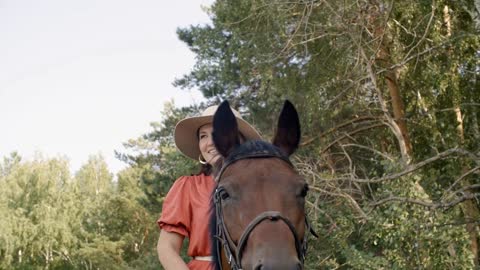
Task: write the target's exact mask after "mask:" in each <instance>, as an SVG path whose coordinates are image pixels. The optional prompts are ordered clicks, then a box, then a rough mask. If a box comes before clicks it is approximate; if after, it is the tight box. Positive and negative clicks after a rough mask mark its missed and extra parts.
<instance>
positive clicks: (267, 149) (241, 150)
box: [209, 140, 291, 270]
mask: <svg viewBox="0 0 480 270" xmlns="http://www.w3.org/2000/svg"><path fill="white" fill-rule="evenodd" d="M245 156H248V158H265V157H277V158H281V159H283V160H285V161H286V162H288V163H290V161H289V159H288V156H287V155H285V153H284V152H283V151H282V150H280V148H278V147H277V146H275V145H273V144H271V143H268V142H266V141H261V140H250V141H246V142H245V143H243V144H241V145H239V146H237V147H236V148H235V149H233V151H232V152H231V153H230V154H229V155H228V157H226V158H221V159H219V160H218V161H217V162H216V164H215V165H214V166H213V173H212V175H213V177H214V178H216V177H217V175H218V173H220V171H221V168H222V167H223V164H231V163H233V162H235V161H237V160H240V159H242V157H245ZM290 164H291V163H290ZM217 186H218V182H217V183H216V186H215V189H214V190H213V192H212V194H211V196H210V219H209V237H210V240H211V243H212V251H211V252H212V257H213V263H214V265H215V270H220V269H221V268H220V264H221V258H219V256H218V254H217V249H219V250H221V249H222V248H223V247H222V246H221V243H220V241H219V240H218V239H216V238H215V235H217V216H216V213H215V204H214V194H215V190H216V188H217Z"/></svg>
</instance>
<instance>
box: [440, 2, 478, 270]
mask: <svg viewBox="0 0 480 270" xmlns="http://www.w3.org/2000/svg"><path fill="white" fill-rule="evenodd" d="M443 23H444V25H445V27H446V36H447V38H450V37H451V35H452V27H451V20H450V12H449V8H448V6H447V5H446V6H445V7H444V8H443ZM447 54H448V55H451V54H452V50H451V49H448V51H447ZM449 73H450V74H451V76H458V75H457V73H458V71H457V66H456V65H452V67H451V68H450V72H449ZM452 84H453V83H452ZM450 87H451V88H452V91H454V89H456V88H457V87H454V85H450ZM460 103H461V102H460V97H457V96H456V95H453V106H454V110H453V111H454V113H455V119H456V121H457V126H456V133H457V137H458V140H459V146H460V147H462V148H463V147H464V145H465V134H464V125H463V115H462V110H461V108H460ZM467 171H469V168H468V166H467V165H466V164H465V163H464V162H462V174H463V173H466V172H467ZM461 185H462V186H468V185H469V183H468V181H467V180H463V181H462V182H461ZM461 209H462V212H463V215H464V217H465V219H466V221H467V225H466V229H467V231H468V233H469V235H470V250H471V252H472V254H473V256H474V263H475V267H478V266H479V254H478V228H477V227H478V226H477V225H476V224H475V223H472V221H476V220H479V219H480V211H479V209H478V207H477V206H476V205H475V203H474V202H473V201H471V200H468V201H465V203H463V204H462V206H461Z"/></svg>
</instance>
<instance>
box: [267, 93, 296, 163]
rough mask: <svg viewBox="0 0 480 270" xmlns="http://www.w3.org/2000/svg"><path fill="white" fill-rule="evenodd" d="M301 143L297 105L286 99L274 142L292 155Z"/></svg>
mask: <svg viewBox="0 0 480 270" xmlns="http://www.w3.org/2000/svg"><path fill="white" fill-rule="evenodd" d="M299 143H300V120H299V119H298V113H297V110H296V109H295V107H294V106H293V104H292V103H290V101H288V100H285V103H284V104H283V108H282V112H281V113H280V117H279V118H278V125H277V133H276V134H275V137H274V139H273V144H274V145H276V146H278V147H279V148H280V149H282V150H283V151H284V152H285V154H287V155H288V156H290V155H291V154H292V153H293V152H295V150H297V148H298V145H299Z"/></svg>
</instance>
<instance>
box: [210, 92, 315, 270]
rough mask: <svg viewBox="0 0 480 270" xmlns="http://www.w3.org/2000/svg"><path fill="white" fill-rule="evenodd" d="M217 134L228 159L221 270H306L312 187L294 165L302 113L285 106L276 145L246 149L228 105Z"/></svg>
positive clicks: (221, 198)
mask: <svg viewBox="0 0 480 270" xmlns="http://www.w3.org/2000/svg"><path fill="white" fill-rule="evenodd" d="M213 130H214V131H213V141H214V143H215V146H216V148H217V151H218V152H219V153H220V154H221V155H222V156H223V164H221V166H220V168H217V169H218V170H217V172H216V173H215V177H216V180H217V188H216V190H215V193H214V196H213V197H214V211H213V213H212V224H211V225H212V228H213V233H214V235H212V236H213V238H212V239H213V243H214V249H215V250H214V254H215V255H216V256H215V257H216V262H217V269H229V268H230V267H229V266H228V264H227V262H228V260H229V259H230V258H229V257H231V260H232V262H231V263H230V266H231V268H233V269H235V268H238V269H244V270H247V269H249V270H260V269H262V270H267V269H276V270H281V269H288V270H299V269H303V260H304V255H305V250H306V240H305V238H306V235H305V233H306V230H308V229H309V226H308V224H307V223H308V222H307V221H306V217H305V196H306V194H307V191H308V185H307V184H306V182H305V180H304V179H303V178H302V177H301V176H299V175H298V173H297V172H296V171H295V169H294V167H293V165H292V164H291V163H290V161H289V159H288V157H289V156H290V155H291V154H292V153H293V152H294V151H295V150H296V149H297V147H298V144H299V141H300V123H299V119H298V115H297V111H296V110H295V108H294V107H293V105H292V104H291V103H290V102H288V101H286V102H285V104H284V107H283V109H282V112H281V114H280V117H279V121H278V127H277V133H276V134H275V136H274V140H273V144H270V143H267V142H263V141H247V142H245V143H240V140H239V138H240V136H239V134H238V127H237V123H236V120H235V116H234V115H233V113H232V111H231V110H230V106H229V105H228V102H223V103H222V104H221V105H220V107H219V108H218V110H217V112H216V113H215V116H214V120H213ZM220 261H222V262H223V263H222V262H220Z"/></svg>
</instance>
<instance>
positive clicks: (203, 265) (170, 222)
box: [157, 106, 261, 270]
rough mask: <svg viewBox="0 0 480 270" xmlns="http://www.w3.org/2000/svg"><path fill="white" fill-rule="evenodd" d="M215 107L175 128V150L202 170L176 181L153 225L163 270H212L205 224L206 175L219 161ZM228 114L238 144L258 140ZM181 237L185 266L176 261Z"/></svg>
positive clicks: (208, 181) (208, 192) (211, 185)
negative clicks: (185, 252)
mask: <svg viewBox="0 0 480 270" xmlns="http://www.w3.org/2000/svg"><path fill="white" fill-rule="evenodd" d="M217 107H218V106H212V107H208V108H207V109H206V110H205V111H204V112H203V113H202V115H201V116H197V117H191V118H186V119H183V120H181V121H180V122H178V123H177V126H176V127H175V135H174V138H175V145H176V146H177V148H178V149H179V150H180V152H182V153H183V154H184V155H186V156H187V157H189V158H192V159H194V160H198V161H199V162H200V164H201V166H202V167H201V171H200V173H199V174H197V175H192V176H182V177H180V178H179V179H177V180H176V181H175V183H174V184H173V186H172V188H171V189H170V191H169V192H168V194H167V196H166V198H165V201H164V202H163V210H162V215H161V217H160V219H159V220H158V221H157V223H158V225H159V226H160V229H161V231H160V237H159V239H158V244H157V252H158V257H159V260H160V263H161V264H162V265H163V267H164V268H165V269H166V270H184V269H185V270H188V269H193V270H211V269H213V264H212V263H211V256H210V255H211V243H210V239H209V237H208V225H209V224H208V223H209V216H210V213H209V211H210V196H211V193H212V191H213V188H214V187H215V182H214V179H213V178H212V176H211V175H210V173H211V169H212V165H213V164H214V163H215V162H216V161H217V160H218V158H219V157H220V155H219V154H218V152H217V150H216V149H215V145H214V144H213V141H212V131H213V128H212V120H213V115H214V113H215V111H216V110H217ZM232 111H233V113H234V114H235V116H236V119H237V123H238V127H239V131H240V133H241V135H242V140H252V139H260V138H261V137H260V135H259V134H258V132H257V131H256V130H255V129H254V128H253V127H252V126H251V125H250V124H248V123H247V122H246V121H245V120H243V119H242V117H241V116H240V114H239V113H238V112H237V111H236V110H233V109H232ZM185 237H187V238H189V240H190V241H189V245H188V255H189V256H190V257H192V260H191V261H190V262H189V263H188V264H186V263H185V262H184V261H183V260H182V258H181V257H180V249H181V247H182V244H183V240H184V239H185Z"/></svg>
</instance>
